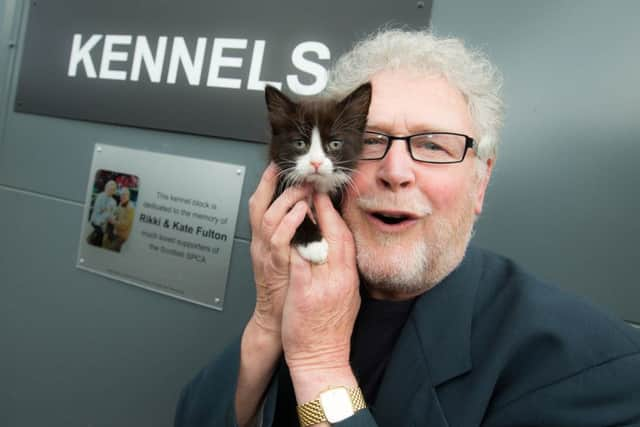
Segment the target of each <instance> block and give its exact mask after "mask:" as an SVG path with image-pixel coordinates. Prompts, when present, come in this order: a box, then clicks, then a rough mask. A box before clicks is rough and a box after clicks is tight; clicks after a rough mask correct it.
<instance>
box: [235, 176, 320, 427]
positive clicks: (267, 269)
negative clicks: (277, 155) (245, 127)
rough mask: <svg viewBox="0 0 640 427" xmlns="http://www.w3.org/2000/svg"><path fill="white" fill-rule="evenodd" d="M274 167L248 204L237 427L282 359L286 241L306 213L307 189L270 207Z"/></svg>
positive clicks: (251, 415)
mask: <svg viewBox="0 0 640 427" xmlns="http://www.w3.org/2000/svg"><path fill="white" fill-rule="evenodd" d="M277 175H278V168H277V167H276V166H275V165H274V164H271V165H269V167H268V168H267V169H266V170H265V172H264V174H263V175H262V179H261V180H260V183H259V184H258V188H257V189H256V192H255V193H254V194H253V195H252V196H251V198H250V199H249V220H250V222H251V260H252V263H253V273H254V277H255V283H256V306H255V309H254V312H253V316H251V319H250V320H249V323H247V326H246V327H245V330H244V333H243V334H242V341H241V344H240V371H239V372H238V384H237V387H236V397H235V409H236V420H237V423H238V425H239V426H246V425H249V424H251V423H252V420H253V419H254V417H255V416H256V413H257V410H258V408H259V405H260V402H261V401H262V398H263V395H264V392H265V390H266V388H267V385H268V384H269V380H270V379H271V377H272V376H273V371H274V370H275V369H276V365H277V361H278V359H279V357H280V355H281V354H282V338H281V324H282V307H283V305H284V300H285V296H286V293H287V289H288V287H289V253H290V252H291V248H290V242H291V239H292V237H293V235H294V233H295V231H296V229H297V228H298V225H300V223H302V220H303V219H304V216H305V213H306V212H307V210H308V209H309V208H308V206H307V204H306V203H305V202H304V201H303V200H304V199H305V198H306V197H307V196H308V194H309V189H307V188H289V189H287V190H286V191H285V192H284V193H283V194H282V195H280V197H278V198H277V199H276V200H275V201H273V203H271V201H272V199H273V194H274V190H275V188H276V185H277V181H278V179H277Z"/></svg>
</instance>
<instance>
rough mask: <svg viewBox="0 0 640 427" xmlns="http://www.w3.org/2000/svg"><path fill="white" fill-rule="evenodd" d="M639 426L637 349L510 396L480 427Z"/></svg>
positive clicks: (639, 402)
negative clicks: (519, 394) (508, 400)
mask: <svg viewBox="0 0 640 427" xmlns="http://www.w3.org/2000/svg"><path fill="white" fill-rule="evenodd" d="M514 425H527V426H551V425H552V426H558V427H562V426H567V427H569V426H582V427H591V426H593V427H596V426H613V425H616V426H623V425H624V426H626V425H640V353H633V354H628V355H624V356H620V357H618V358H615V359H612V360H608V361H606V362H603V363H601V364H599V365H596V366H592V367H590V368H587V369H584V370H582V371H580V372H578V373H575V374H573V375H570V376H568V377H565V378H561V379H558V380H557V381H555V382H553V383H551V384H547V385H545V386H543V387H540V388H538V389H535V390H532V391H530V392H527V393H525V394H524V395H523V396H520V397H516V398H515V399H514V400H512V401H511V402H510V403H507V404H505V405H503V406H502V407H501V408H498V409H496V410H494V411H492V414H489V415H488V417H487V418H486V421H485V422H484V423H483V426H485V427H500V426H514Z"/></svg>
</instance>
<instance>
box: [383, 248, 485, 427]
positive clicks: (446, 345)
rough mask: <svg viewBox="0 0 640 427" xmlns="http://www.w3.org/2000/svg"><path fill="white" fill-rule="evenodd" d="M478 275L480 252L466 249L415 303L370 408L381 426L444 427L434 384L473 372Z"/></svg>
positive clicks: (445, 421) (443, 417) (445, 422)
mask: <svg viewBox="0 0 640 427" xmlns="http://www.w3.org/2000/svg"><path fill="white" fill-rule="evenodd" d="M481 271H482V259H481V254H479V253H478V252H477V251H476V250H474V249H472V248H469V250H468V251H467V255H466V256H465V258H464V260H463V261H462V263H461V264H460V266H459V267H458V268H457V269H456V270H454V271H453V272H452V273H451V274H450V275H449V276H448V277H447V278H445V279H444V280H443V281H442V282H441V283H440V284H438V285H437V286H436V287H434V288H433V289H431V290H429V291H428V292H425V293H424V294H422V295H421V296H420V297H419V298H418V300H417V301H416V303H415V305H414V308H413V310H412V312H411V315H410V316H409V319H408V320H407V323H406V324H405V326H404V328H403V329H402V332H401V333H400V337H399V338H398V341H397V343H396V345H395V346H394V349H393V353H392V355H391V359H390V361H389V365H388V366H387V368H386V371H385V374H384V377H383V380H382V383H381V384H380V389H379V391H378V395H377V398H376V402H375V404H374V405H373V406H372V408H371V410H372V412H373V414H374V417H375V418H376V420H378V423H379V424H380V425H398V426H404V425H428V426H430V427H439V426H448V422H447V419H446V417H445V414H444V413H443V411H442V408H441V406H440V402H439V400H438V395H437V386H438V385H440V384H442V383H444V382H446V381H448V380H450V379H453V378H455V377H457V376H460V375H462V374H465V373H466V372H468V371H469V370H471V352H470V346H471V342H470V340H471V323H472V318H473V308H474V303H475V294H476V290H477V284H478V280H479V277H480V276H481Z"/></svg>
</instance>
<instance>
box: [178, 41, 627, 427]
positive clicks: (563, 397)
mask: <svg viewBox="0 0 640 427" xmlns="http://www.w3.org/2000/svg"><path fill="white" fill-rule="evenodd" d="M367 80H370V81H371V83H372V85H373V95H372V101H371V106H370V110H369V116H368V124H367V132H368V133H367V135H366V138H368V139H369V138H370V139H371V141H374V142H375V143H372V144H369V145H371V146H368V147H367V148H366V149H365V152H364V153H363V160H361V161H360V162H359V164H358V170H357V173H355V175H354V185H353V186H352V188H350V189H349V193H348V194H347V197H346V199H345V201H344V204H343V206H342V212H341V213H342V216H340V215H339V214H338V212H336V211H335V210H334V209H333V207H332V205H331V203H330V201H329V199H328V197H327V196H326V195H322V194H315V195H314V204H315V207H316V210H317V217H318V221H319V223H320V226H321V228H322V231H323V235H324V236H325V238H326V239H327V241H328V243H329V259H328V262H327V263H326V264H321V265H311V264H308V263H307V262H305V261H304V260H302V259H301V257H300V256H299V255H298V254H297V253H296V251H295V250H291V249H290V245H289V241H290V239H291V237H292V236H293V234H294V231H295V229H296V227H297V226H298V224H300V222H301V221H302V219H303V217H304V215H305V212H306V211H307V209H308V207H307V206H306V204H305V202H304V200H305V199H306V197H307V196H308V195H307V191H306V190H305V189H303V188H292V189H289V190H287V191H286V192H285V193H284V194H283V195H282V196H281V197H279V198H278V199H277V200H275V201H274V202H273V204H270V201H271V197H272V194H273V190H274V186H275V177H276V171H275V170H274V168H273V167H269V168H267V170H266V171H265V173H264V175H263V178H262V180H261V181H260V184H259V186H258V188H257V190H256V192H255V193H254V195H253V196H252V198H251V201H250V218H251V227H252V242H251V255H252V260H253V269H254V275H255V281H256V294H257V300H256V307H255V311H254V313H253V316H252V317H251V319H250V320H249V322H248V324H247V326H246V328H245V330H244V333H243V335H242V338H241V339H240V340H239V341H238V342H236V343H234V345H232V346H231V347H230V348H229V349H228V350H227V351H226V352H225V353H224V354H222V355H221V356H220V357H219V358H218V359H217V360H215V361H214V362H213V363H212V364H211V365H210V366H208V367H207V368H205V369H204V370H203V371H202V372H201V373H200V374H199V375H198V376H197V377H196V378H195V379H194V380H193V381H192V382H191V383H190V384H189V385H188V386H187V387H186V388H185V390H184V391H183V394H182V397H181V400H180V403H179V405H178V409H177V413H176V426H222V425H229V426H231V425H236V424H237V425H240V426H246V425H264V426H294V425H302V426H311V425H340V426H374V425H380V426H405V425H406V426H429V427H437V426H479V425H483V426H514V425H538V426H551V425H553V426H602V425H631V424H634V425H635V424H637V423H640V334H639V333H638V332H637V331H635V330H634V329H633V328H631V327H630V326H628V325H626V324H625V323H624V322H621V321H619V320H616V319H613V318H611V317H609V316H607V315H606V314H603V313H601V312H599V311H598V310H597V309H595V308H593V307H591V306H589V305H588V304H586V303H585V302H582V301H579V300H578V299H577V298H575V297H572V296H569V295H566V294H565V293H563V292H561V291H560V290H558V289H556V288H554V287H552V286H549V285H547V284H544V283H542V282H540V281H538V280H537V279H535V278H534V277H532V276H531V275H529V274H527V273H526V272H524V271H523V270H522V269H520V268H519V267H518V266H517V265H515V264H514V263H513V262H511V261H509V260H508V259H505V258H502V257H499V256H496V255H493V254H491V253H488V252H485V251H481V250H479V249H475V248H468V243H469V240H470V238H471V235H472V230H473V226H474V222H475V219H476V217H477V216H478V215H479V214H480V213H481V211H482V205H483V200H484V195H485V191H486V189H487V185H488V182H489V178H490V176H491V171H492V168H493V165H494V161H495V154H496V143H497V134H498V128H499V125H500V122H501V103H500V100H499V97H498V89H499V77H498V75H497V72H496V71H495V69H494V68H493V67H492V66H491V64H490V63H489V62H488V61H487V60H486V59H485V58H484V56H482V55H481V54H479V53H477V52H470V51H468V50H467V49H465V48H464V46H463V45H462V43H461V42H459V41H457V40H452V39H438V38H436V37H434V36H433V35H431V34H430V33H426V32H405V31H396V30H392V31H385V32H381V33H379V34H376V35H374V36H372V37H371V38H369V39H367V40H365V41H363V42H361V43H359V44H358V45H357V46H356V47H355V48H354V49H353V50H352V51H351V52H349V53H347V54H346V55H345V56H343V57H342V58H341V59H340V60H339V61H338V63H337V65H336V67H335V69H334V70H333V72H332V74H331V83H330V85H331V86H330V88H329V93H330V94H332V95H336V96H338V95H341V94H344V93H346V92H348V91H349V90H351V89H353V88H355V87H356V86H357V85H358V84H360V83H362V82H364V81H367ZM430 139H431V140H433V141H435V143H434V145H433V146H432V147H433V150H432V151H433V152H430V151H426V150H424V146H425V145H424V144H425V141H427V140H430ZM372 147H373V148H372Z"/></svg>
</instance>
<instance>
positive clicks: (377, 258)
mask: <svg viewBox="0 0 640 427" xmlns="http://www.w3.org/2000/svg"><path fill="white" fill-rule="evenodd" d="M473 200H474V194H469V195H468V199H467V200H466V201H465V203H464V204H463V205H464V206H465V211H464V212H462V213H461V214H460V215H459V216H458V217H457V218H453V219H448V218H442V217H439V216H434V215H433V214H431V215H429V216H427V217H426V218H424V219H423V220H425V221H430V222H431V224H430V230H431V232H432V233H433V235H431V236H426V235H425V236H424V239H423V240H419V239H416V240H415V241H407V237H406V236H404V235H403V234H384V233H379V234H376V235H375V237H374V238H375V245H376V247H375V248H372V247H371V242H367V241H366V239H364V238H363V236H362V235H361V234H360V233H358V230H357V229H352V231H353V234H354V240H355V244H356V258H357V263H358V269H359V271H360V274H361V275H362V277H363V278H364V280H365V281H366V284H367V286H368V287H369V288H370V289H372V290H377V291H381V292H383V293H389V294H394V295H398V296H401V295H410V294H413V295H417V294H420V293H422V292H424V291H427V290H429V289H431V288H432V287H433V286H435V285H436V284H437V283H439V282H440V281H442V279H444V278H445V277H446V276H447V275H448V274H449V273H451V272H452V271H453V270H454V269H455V268H456V267H457V266H458V265H459V264H460V262H461V261H462V259H463V258H464V254H465V251H466V248H467V246H468V244H469V241H470V240H471V237H472V235H473V226H474V223H475V219H476V216H475V213H474V210H473ZM345 219H347V218H346V217H345ZM349 225H350V224H349Z"/></svg>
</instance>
